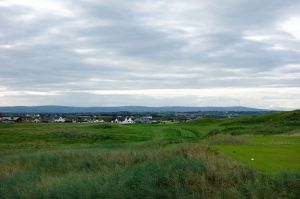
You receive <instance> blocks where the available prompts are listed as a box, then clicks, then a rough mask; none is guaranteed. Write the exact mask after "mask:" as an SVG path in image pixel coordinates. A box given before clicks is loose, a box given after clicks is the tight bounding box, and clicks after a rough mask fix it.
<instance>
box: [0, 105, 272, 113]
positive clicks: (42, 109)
mask: <svg viewBox="0 0 300 199" xmlns="http://www.w3.org/2000/svg"><path fill="white" fill-rule="evenodd" d="M207 111H215V112H262V111H270V110H267V109H256V108H249V107H242V106H232V107H184V106H162V107H147V106H119V107H72V106H10V107H0V113H116V112H132V113H138V112H139V113H142V112H156V113H158V112H207Z"/></svg>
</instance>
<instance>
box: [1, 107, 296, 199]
mask: <svg viewBox="0 0 300 199" xmlns="http://www.w3.org/2000/svg"><path fill="white" fill-rule="evenodd" d="M299 130H300V115H299V111H295V112H285V113H275V114H270V115H264V116H260V117H246V118H235V119H219V120H213V119H202V120H196V121H192V122H188V123H181V124H158V125H131V126H120V125H114V124H25V123H24V124H0V198H30V199H31V198H298V197H299V195H300V160H299V154H300V137H299ZM279 133H280V134H279ZM251 158H254V160H251Z"/></svg>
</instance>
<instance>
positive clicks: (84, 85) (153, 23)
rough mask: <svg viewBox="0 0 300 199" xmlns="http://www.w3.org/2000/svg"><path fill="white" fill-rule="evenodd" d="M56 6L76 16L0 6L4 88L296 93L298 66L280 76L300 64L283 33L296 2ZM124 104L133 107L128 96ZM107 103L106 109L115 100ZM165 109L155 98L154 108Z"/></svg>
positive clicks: (297, 46)
mask: <svg viewBox="0 0 300 199" xmlns="http://www.w3.org/2000/svg"><path fill="white" fill-rule="evenodd" d="M4 1H7V0H4ZM53 2H54V3H55V1H53ZM53 2H52V3H53ZM57 3H61V6H63V7H64V8H65V9H67V10H69V11H70V12H72V15H70V16H63V15H59V13H55V12H54V11H53V12H43V11H42V10H41V11H39V10H37V9H36V8H32V7H30V6H24V5H23V4H18V3H16V4H14V5H12V6H1V4H0V88H1V87H5V88H7V89H8V90H16V91H18V90H30V89H31V90H38V91H41V90H57V91H65V90H82V91H84V90H93V89H95V90H97V89H166V88H168V89H178V88H184V89H189V88H194V89H197V88H224V87H241V88H247V87H253V88H260V87H299V86H300V85H299V82H300V81H299V80H300V77H299V75H298V76H297V74H298V72H299V71H300V69H299V67H298V68H297V67H295V68H292V69H289V70H285V71H281V72H278V71H277V72H274V70H275V69H277V68H280V67H285V66H287V65H291V64H294V65H298V66H299V65H300V56H299V54H300V41H299V40H297V39H295V38H293V37H292V36H291V35H290V34H288V33H286V32H284V31H283V30H281V29H280V28H278V24H280V23H282V22H284V21H285V20H287V19H289V18H290V17H300V16H299V14H298V13H297V9H298V8H300V2H299V1H283V0H275V1H271V0H270V1H258V0H255V1H246V0H242V1H241V0H227V1H224V2H223V1H222V3H220V1H207V2H206V1H204V2H199V1H194V0H189V1H184V2H182V1H172V2H170V1H160V3H157V1H129V2H128V1H121V0H116V1H94V0H89V1H83V0H78V1H69V0H65V1H57ZM57 12H59V11H57ZM249 35H250V36H251V35H254V36H255V35H273V36H274V35H275V37H271V38H270V39H267V40H261V41H255V40H251V39H247V36H249ZM276 45H277V48H278V46H282V49H276ZM80 49H83V52H80ZM84 49H86V51H84ZM233 71H236V72H233ZM283 73H284V74H286V75H282V74H283ZM295 73H296V75H295ZM292 74H294V75H292ZM0 94H1V93H0ZM87 97H88V96H87ZM123 97H124V99H128V100H133V101H134V102H135V100H134V99H133V97H132V96H131V97H130V98H129V97H128V96H127V97H126V96H123ZM71 98H73V97H72V96H68V95H67V96H61V97H49V96H47V100H45V102H44V101H43V100H42V97H41V98H39V99H38V100H37V102H36V103H42V104H45V103H46V104H49V103H54V104H57V103H59V102H60V101H61V100H62V99H64V100H66V101H68V100H70V99H71ZM91 98H93V97H92V96H91ZM10 99H11V98H10ZM139 100H142V101H143V100H145V97H143V99H139ZM178 100H179V98H178ZM104 101H105V103H107V104H109V103H108V101H113V97H112V96H108V97H107V98H106V99H105V100H104ZM175 101H176V100H175ZM200 101H201V100H200ZM179 102H180V100H179V101H178V103H179ZM74 103H75V102H74ZM90 103H91V104H95V102H94V101H91V102H90ZM118 103H120V102H119V101H118V102H115V104H118ZM164 103H165V101H163V100H157V104H164ZM180 103H181V102H180ZM193 103H196V101H194V102H193Z"/></svg>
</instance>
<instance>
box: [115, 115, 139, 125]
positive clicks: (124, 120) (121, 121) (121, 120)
mask: <svg viewBox="0 0 300 199" xmlns="http://www.w3.org/2000/svg"><path fill="white" fill-rule="evenodd" d="M111 122H112V123H117V124H134V121H133V120H132V118H131V117H127V116H126V117H125V118H122V117H120V116H119V117H117V118H116V119H115V120H112V121H111Z"/></svg>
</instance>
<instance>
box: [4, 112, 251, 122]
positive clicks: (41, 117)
mask: <svg viewBox="0 0 300 199" xmlns="http://www.w3.org/2000/svg"><path fill="white" fill-rule="evenodd" d="M245 114H247V113H245V112H199V113H149V114H148V113H147V114H146V113H144V114H135V113H119V114H116V113H111V114H4V113H0V123H20V122H27V123H115V124H124V125H127V124H158V123H179V122H188V121H191V120H194V119H199V118H231V117H238V116H240V115H245ZM249 114H250V113H249Z"/></svg>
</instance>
